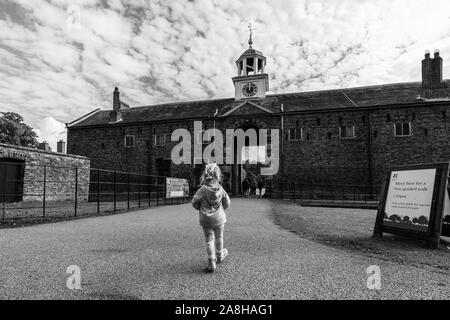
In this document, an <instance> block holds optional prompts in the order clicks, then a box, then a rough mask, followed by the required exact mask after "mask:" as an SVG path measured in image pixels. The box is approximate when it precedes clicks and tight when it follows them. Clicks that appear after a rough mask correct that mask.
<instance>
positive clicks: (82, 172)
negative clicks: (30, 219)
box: [0, 144, 90, 201]
mask: <svg viewBox="0 0 450 320" xmlns="http://www.w3.org/2000/svg"><path fill="white" fill-rule="evenodd" d="M0 159H3V160H6V161H8V159H13V160H21V161H23V162H24V164H14V165H19V166H24V168H23V201H41V200H42V195H43V191H44V165H45V176H46V179H45V180H46V188H45V190H46V200H48V201H54V200H73V199H74V196H75V171H76V170H75V168H78V169H77V170H78V199H79V200H87V197H88V193H89V174H90V171H89V167H90V160H89V159H88V158H85V157H82V156H77V155H70V154H62V153H56V152H48V151H43V150H37V149H32V148H24V147H18V146H11V145H6V144H0Z"/></svg>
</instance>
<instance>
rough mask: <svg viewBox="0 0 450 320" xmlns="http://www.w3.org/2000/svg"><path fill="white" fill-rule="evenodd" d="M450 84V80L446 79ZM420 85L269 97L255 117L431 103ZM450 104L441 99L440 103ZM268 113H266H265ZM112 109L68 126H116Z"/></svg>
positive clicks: (212, 104)
mask: <svg viewBox="0 0 450 320" xmlns="http://www.w3.org/2000/svg"><path fill="white" fill-rule="evenodd" d="M445 82H446V83H450V81H449V80H445ZM421 85H422V83H421V82H407V83H397V84H387V85H377V86H368V87H357V88H347V89H333V90H323V91H310V92H297V93H284V94H271V95H267V96H266V98H265V99H264V100H262V101H259V102H258V101H255V102H256V103H258V104H259V106H261V108H259V109H257V108H255V109H254V110H255V114H261V113H264V112H271V113H279V112H280V106H281V104H283V110H284V112H285V113H286V112H314V111H326V110H336V109H348V108H353V109H354V108H356V107H380V106H394V107H395V106H400V105H404V104H408V105H409V104H423V103H432V102H435V100H430V101H427V100H425V99H418V96H419V93H420V90H421V87H422V86H421ZM443 100H446V101H450V100H449V99H440V100H439V101H443ZM239 104H242V101H235V99H234V98H228V99H216V100H202V101H190V102H174V103H166V104H159V105H150V106H141V107H132V108H129V109H122V110H121V114H122V121H121V122H120V123H133V122H158V121H173V120H182V119H193V118H209V117H213V115H214V113H215V112H216V109H218V115H217V116H218V117H220V116H224V115H229V114H232V112H231V113H230V111H232V110H233V109H236V107H237V106H238V105H239ZM263 110H266V111H263ZM113 119H114V111H113V110H99V111H97V112H91V114H90V116H86V117H81V118H80V120H77V121H74V122H72V123H71V124H69V125H68V126H69V127H81V126H83V127H84V126H95V125H106V124H110V123H113V121H114V120H113Z"/></svg>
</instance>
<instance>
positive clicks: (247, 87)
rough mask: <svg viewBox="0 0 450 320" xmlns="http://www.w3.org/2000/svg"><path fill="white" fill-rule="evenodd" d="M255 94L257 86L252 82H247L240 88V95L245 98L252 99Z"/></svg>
mask: <svg viewBox="0 0 450 320" xmlns="http://www.w3.org/2000/svg"><path fill="white" fill-rule="evenodd" d="M256 92H258V86H257V85H256V83H254V82H249V83H246V84H244V85H243V86H242V94H243V95H244V96H246V97H253V96H254V95H255V94H256Z"/></svg>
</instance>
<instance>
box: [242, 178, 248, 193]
mask: <svg viewBox="0 0 450 320" xmlns="http://www.w3.org/2000/svg"><path fill="white" fill-rule="evenodd" d="M247 191H248V180H247V178H245V179H244V181H242V194H243V195H244V196H245V197H246V196H247Z"/></svg>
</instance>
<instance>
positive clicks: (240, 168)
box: [224, 118, 267, 195]
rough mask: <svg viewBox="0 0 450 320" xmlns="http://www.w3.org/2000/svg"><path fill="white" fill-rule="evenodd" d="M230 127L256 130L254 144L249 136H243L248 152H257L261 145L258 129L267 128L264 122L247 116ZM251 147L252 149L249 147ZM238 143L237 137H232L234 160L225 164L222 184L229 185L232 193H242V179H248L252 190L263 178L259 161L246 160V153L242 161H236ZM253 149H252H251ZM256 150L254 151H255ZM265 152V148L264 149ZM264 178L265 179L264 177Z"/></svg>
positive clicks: (245, 130)
mask: <svg viewBox="0 0 450 320" xmlns="http://www.w3.org/2000/svg"><path fill="white" fill-rule="evenodd" d="M232 128H234V130H238V129H242V130H243V131H244V132H247V130H250V129H254V130H255V131H256V144H251V141H250V139H249V137H246V138H245V142H244V147H246V148H248V149H247V151H248V152H249V153H252V152H253V153H254V152H256V153H258V150H259V148H260V147H262V146H261V143H260V141H259V139H260V137H259V130H260V129H267V126H266V124H265V123H264V122H263V121H261V120H255V119H253V118H247V119H245V118H244V119H240V120H238V121H236V122H235V123H234V124H233V125H232ZM249 147H251V148H252V147H253V149H251V148H249ZM237 148H238V143H237V137H234V162H233V164H232V165H230V166H227V170H225V171H226V173H225V175H224V180H225V181H224V184H225V185H229V188H230V189H231V192H232V194H233V195H242V194H243V186H242V183H243V181H244V179H246V180H247V181H248V186H249V187H251V188H252V190H255V189H256V188H257V187H258V181H260V180H263V179H264V177H261V176H260V168H261V164H260V163H257V164H255V163H250V161H248V155H247V156H244V158H245V159H241V160H247V161H246V162H244V163H241V161H238V160H239V159H238V150H237ZM252 150H253V151H252ZM255 150H256V151H255ZM264 152H265V149H264ZM264 180H265V179H264Z"/></svg>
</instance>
